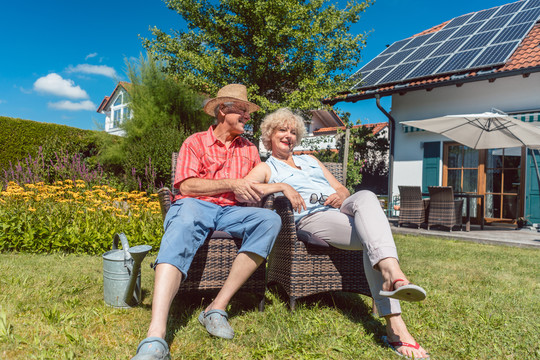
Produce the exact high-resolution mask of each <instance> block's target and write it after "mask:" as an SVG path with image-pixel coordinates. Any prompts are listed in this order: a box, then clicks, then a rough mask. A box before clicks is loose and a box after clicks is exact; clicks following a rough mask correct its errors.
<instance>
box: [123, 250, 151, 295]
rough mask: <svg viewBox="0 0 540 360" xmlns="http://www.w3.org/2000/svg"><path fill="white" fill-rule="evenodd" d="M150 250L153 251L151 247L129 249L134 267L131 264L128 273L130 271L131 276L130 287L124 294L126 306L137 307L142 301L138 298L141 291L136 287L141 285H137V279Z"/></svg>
mask: <svg viewBox="0 0 540 360" xmlns="http://www.w3.org/2000/svg"><path fill="white" fill-rule="evenodd" d="M150 250H152V247H151V246H150V245H137V246H134V247H132V248H129V249H128V252H129V254H130V255H131V258H132V259H133V265H131V264H130V265H129V266H128V271H130V272H131V274H130V277H129V285H128V287H127V288H126V292H125V294H124V302H125V303H126V304H129V305H136V304H138V303H139V301H140V300H141V299H139V298H138V297H139V294H140V289H135V287H136V286H140V284H137V277H138V276H139V272H140V271H141V263H142V261H143V259H144V258H145V257H146V254H148V252H149V251H150Z"/></svg>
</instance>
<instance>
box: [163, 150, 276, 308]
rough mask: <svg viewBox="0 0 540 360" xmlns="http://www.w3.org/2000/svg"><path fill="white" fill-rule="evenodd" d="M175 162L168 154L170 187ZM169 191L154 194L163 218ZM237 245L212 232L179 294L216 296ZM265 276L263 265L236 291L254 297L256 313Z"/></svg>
mask: <svg viewBox="0 0 540 360" xmlns="http://www.w3.org/2000/svg"><path fill="white" fill-rule="evenodd" d="M177 158H178V153H177V152H174V153H173V154H172V178H171V183H172V184H174V173H175V170H176V161H177ZM171 189H172V190H171ZM171 189H169V188H167V187H164V188H161V189H160V190H159V191H158V195H159V203H160V206H161V214H162V215H163V218H165V215H166V214H167V211H169V208H170V207H171V202H172V199H173V198H174V196H175V195H176V194H177V193H178V189H176V188H174V186H173V185H171ZM241 245H242V239H238V238H233V237H232V236H231V235H229V234H228V233H226V232H224V231H214V232H213V233H212V234H210V236H209V237H208V239H207V240H206V241H205V243H204V245H203V246H201V247H200V248H199V250H198V251H197V253H196V254H195V257H194V259H193V262H192V264H191V267H190V268H189V271H188V274H187V275H188V276H187V278H186V280H185V281H184V282H183V283H182V284H181V285H180V290H179V293H183V292H199V293H203V292H218V291H219V290H220V289H221V288H222V287H223V284H224V283H225V280H226V279H227V276H228V275H229V271H230V269H231V266H232V263H233V261H234V259H235V258H236V255H237V254H238V249H239V248H240V246H241ZM265 275H266V264H265V263H264V262H263V263H262V264H261V265H260V266H259V267H258V268H257V270H256V271H255V272H254V273H253V275H251V277H250V278H249V279H248V280H247V281H246V283H245V284H244V285H243V286H242V287H241V288H240V290H239V291H240V292H247V293H253V294H255V295H256V296H257V297H258V298H259V310H260V311H263V310H264V299H265V298H264V292H265V290H266V278H265Z"/></svg>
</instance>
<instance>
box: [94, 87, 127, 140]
mask: <svg viewBox="0 0 540 360" xmlns="http://www.w3.org/2000/svg"><path fill="white" fill-rule="evenodd" d="M130 87H131V84H130V83H128V82H125V81H120V82H119V83H118V84H117V85H116V87H115V88H114V90H113V92H112V94H111V95H110V96H105V98H104V99H103V101H101V104H100V105H99V107H98V109H97V112H98V113H100V114H104V115H105V131H106V132H108V133H109V134H113V135H119V136H123V135H124V131H123V130H122V129H121V128H120V124H122V122H123V121H124V120H125V119H129V118H131V116H132V114H131V110H130V108H129V106H128V104H129V89H130Z"/></svg>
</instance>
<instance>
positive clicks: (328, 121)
mask: <svg viewBox="0 0 540 360" xmlns="http://www.w3.org/2000/svg"><path fill="white" fill-rule="evenodd" d="M311 116H312V119H319V120H320V122H321V123H323V124H324V125H325V126H329V127H332V126H345V123H344V122H343V120H341V118H340V117H339V116H338V114H336V112H335V111H334V110H331V111H328V110H313V111H311Z"/></svg>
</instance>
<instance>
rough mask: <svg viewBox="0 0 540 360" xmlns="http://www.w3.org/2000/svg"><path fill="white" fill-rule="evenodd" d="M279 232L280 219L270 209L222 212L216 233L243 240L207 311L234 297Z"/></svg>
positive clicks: (260, 261) (235, 208) (223, 307)
mask: <svg viewBox="0 0 540 360" xmlns="http://www.w3.org/2000/svg"><path fill="white" fill-rule="evenodd" d="M280 229H281V218H280V217H279V215H277V214H276V213H274V212H273V211H271V210H267V209H263V208H253V207H230V208H227V209H224V212H223V215H222V216H221V217H220V218H219V219H218V224H217V228H216V230H222V231H227V232H228V233H229V234H231V235H232V236H234V237H240V238H242V239H243V241H242V246H241V248H240V250H239V254H238V256H237V257H236V259H235V260H234V262H233V265H232V267H231V270H230V272H229V276H228V277H227V280H226V281H225V284H224V285H223V287H222V288H221V290H220V291H219V293H218V295H217V296H216V298H215V299H214V301H213V302H212V303H211V304H210V305H209V306H208V307H207V308H206V311H208V310H213V309H217V310H225V308H226V307H227V305H228V304H229V302H230V300H231V298H232V297H233V296H234V294H235V293H236V292H237V291H238V290H239V289H240V287H242V285H243V284H244V283H245V282H246V281H247V280H248V279H249V277H250V276H251V275H252V274H253V273H254V272H255V270H256V269H257V268H258V267H259V265H261V263H262V262H263V261H264V259H265V258H266V257H267V256H268V254H269V253H270V250H272V246H273V245H274V241H275V239H276V237H277V235H278V234H279V230H280Z"/></svg>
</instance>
